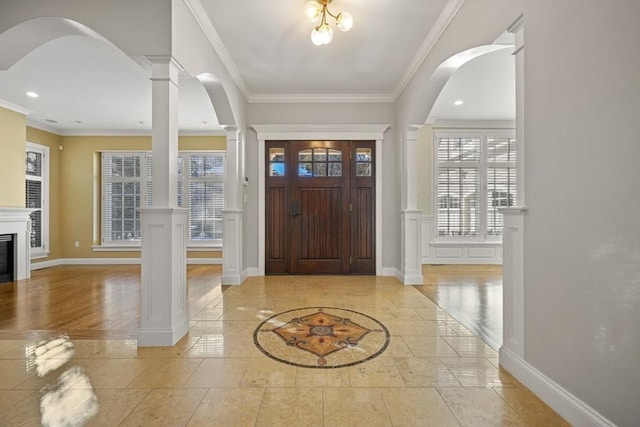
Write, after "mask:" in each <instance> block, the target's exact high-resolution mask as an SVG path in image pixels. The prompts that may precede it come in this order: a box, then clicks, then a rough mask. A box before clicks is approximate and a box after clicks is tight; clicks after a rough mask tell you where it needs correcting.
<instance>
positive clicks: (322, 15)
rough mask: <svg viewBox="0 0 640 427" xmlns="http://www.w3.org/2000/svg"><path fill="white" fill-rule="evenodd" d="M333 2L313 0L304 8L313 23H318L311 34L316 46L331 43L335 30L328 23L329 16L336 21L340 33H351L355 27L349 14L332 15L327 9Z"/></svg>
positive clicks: (329, 0)
mask: <svg viewBox="0 0 640 427" xmlns="http://www.w3.org/2000/svg"><path fill="white" fill-rule="evenodd" d="M331 1H332V0H312V1H310V2H308V3H307V4H306V6H305V7H304V12H305V14H306V15H307V17H308V18H309V19H310V20H311V22H313V23H317V25H316V27H315V28H314V29H313V31H312V32H311V41H312V42H313V44H314V45H316V46H322V45H323V44H329V43H331V40H333V29H332V28H331V26H330V25H329V23H328V22H327V15H329V16H330V17H332V18H333V19H335V20H336V27H338V29H339V30H340V31H349V30H350V29H351V27H353V16H351V14H350V13H349V12H340V13H338V14H337V15H334V14H333V13H331V12H330V11H329V9H328V7H327V5H328V4H329V3H331Z"/></svg>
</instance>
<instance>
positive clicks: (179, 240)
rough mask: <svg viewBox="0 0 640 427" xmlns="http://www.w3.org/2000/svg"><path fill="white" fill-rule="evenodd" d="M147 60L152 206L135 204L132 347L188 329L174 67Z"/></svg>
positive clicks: (162, 342)
mask: <svg viewBox="0 0 640 427" xmlns="http://www.w3.org/2000/svg"><path fill="white" fill-rule="evenodd" d="M148 59H149V61H150V62H151V64H152V69H151V81H152V120H153V127H152V136H151V150H152V152H151V155H152V161H153V170H152V173H153V175H152V178H153V188H152V191H153V195H152V196H153V197H152V207H150V208H141V209H139V212H140V216H141V233H140V234H141V239H142V254H141V255H142V295H141V317H140V329H139V330H138V347H152V346H172V345H174V344H175V343H176V342H178V340H179V339H180V338H182V337H183V336H184V335H185V334H186V333H187V331H188V330H189V319H188V312H187V227H188V220H187V212H188V209H180V208H177V202H178V201H177V186H178V73H179V72H180V70H181V68H180V66H179V65H178V64H176V63H175V61H174V60H173V59H172V58H171V57H149V58H148Z"/></svg>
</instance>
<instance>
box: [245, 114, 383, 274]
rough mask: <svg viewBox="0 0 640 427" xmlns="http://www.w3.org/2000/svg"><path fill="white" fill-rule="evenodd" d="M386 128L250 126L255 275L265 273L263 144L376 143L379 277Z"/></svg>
mask: <svg viewBox="0 0 640 427" xmlns="http://www.w3.org/2000/svg"><path fill="white" fill-rule="evenodd" d="M389 127H390V126H389V125H346V124H343V125H251V128H252V129H253V130H254V131H255V132H256V133H257V136H258V159H260V161H258V275H259V276H264V270H265V268H264V267H265V189H264V186H265V166H264V156H265V142H266V141H292V140H293V141H295V140H298V141H312V140H336V141H338V140H350V141H371V140H375V141H376V156H377V161H376V163H375V168H376V171H375V173H376V276H381V275H382V161H381V159H382V155H381V154H382V141H383V139H384V133H385V131H386V130H387V129H389Z"/></svg>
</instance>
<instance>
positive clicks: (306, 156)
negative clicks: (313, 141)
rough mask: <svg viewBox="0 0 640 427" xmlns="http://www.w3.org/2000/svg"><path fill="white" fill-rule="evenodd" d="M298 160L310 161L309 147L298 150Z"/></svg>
mask: <svg viewBox="0 0 640 427" xmlns="http://www.w3.org/2000/svg"><path fill="white" fill-rule="evenodd" d="M298 161H299V162H310V161H311V149H309V150H302V151H300V152H299V153H298Z"/></svg>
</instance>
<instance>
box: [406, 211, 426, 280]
mask: <svg viewBox="0 0 640 427" xmlns="http://www.w3.org/2000/svg"><path fill="white" fill-rule="evenodd" d="M400 216H401V218H402V283H403V284H405V285H422V283H423V281H424V278H423V276H422V211H420V210H403V211H401V212H400Z"/></svg>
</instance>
